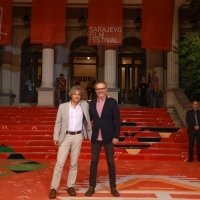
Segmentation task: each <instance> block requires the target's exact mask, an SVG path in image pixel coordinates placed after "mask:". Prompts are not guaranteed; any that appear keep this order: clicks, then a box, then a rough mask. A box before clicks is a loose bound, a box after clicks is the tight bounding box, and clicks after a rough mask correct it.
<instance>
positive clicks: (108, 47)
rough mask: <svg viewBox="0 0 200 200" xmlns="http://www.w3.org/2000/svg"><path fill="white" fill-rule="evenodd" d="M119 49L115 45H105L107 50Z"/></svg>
mask: <svg viewBox="0 0 200 200" xmlns="http://www.w3.org/2000/svg"><path fill="white" fill-rule="evenodd" d="M117 47H118V46H115V45H105V50H117Z"/></svg>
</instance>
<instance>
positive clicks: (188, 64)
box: [174, 32, 200, 101]
mask: <svg viewBox="0 0 200 200" xmlns="http://www.w3.org/2000/svg"><path fill="white" fill-rule="evenodd" d="M174 49H175V52H176V53H178V54H179V73H180V80H181V83H180V87H181V88H183V89H184V91H185V94H186V95H187V96H188V98H189V99H190V100H191V101H192V100H195V99H197V100H200V37H199V33H198V32H190V33H188V34H187V35H185V36H184V38H183V39H180V40H179V41H178V47H174Z"/></svg>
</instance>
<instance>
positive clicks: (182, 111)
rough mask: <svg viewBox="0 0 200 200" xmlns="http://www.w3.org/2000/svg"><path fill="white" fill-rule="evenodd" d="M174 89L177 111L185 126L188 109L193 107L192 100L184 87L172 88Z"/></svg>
mask: <svg viewBox="0 0 200 200" xmlns="http://www.w3.org/2000/svg"><path fill="white" fill-rule="evenodd" d="M172 91H173V101H174V109H175V110H176V112H177V115H178V116H179V118H180V120H181V122H182V124H183V126H185V127H186V126H187V124H186V121H185V116H186V112H187V110H189V109H191V108H192V107H191V102H190V100H189V99H188V97H187V96H186V95H185V93H184V92H183V90H182V89H178V88H177V89H172Z"/></svg>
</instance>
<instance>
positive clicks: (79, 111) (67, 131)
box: [49, 86, 92, 199]
mask: <svg viewBox="0 0 200 200" xmlns="http://www.w3.org/2000/svg"><path fill="white" fill-rule="evenodd" d="M82 95H83V90H82V89H81V88H80V87H79V86H73V87H72V88H71V90H70V91H69V96H70V97H71V100H70V101H69V102H67V103H63V104H60V106H59V108H58V112H57V117H56V122H55V126H54V135H53V142H54V145H56V146H58V153H57V161H56V164H55V168H54V172H53V178H52V182H51V191H50V193H49V198H50V199H55V198H56V193H57V189H58V187H59V184H60V179H61V174H62V170H63V167H64V165H65V162H66V159H67V156H68V154H69V152H70V169H69V174H68V180H67V188H68V189H67V192H68V194H69V195H70V196H76V191H75V189H74V185H75V182H76V177H77V170H78V159H79V155H80V150H81V144H82V141H83V138H89V139H91V134H92V129H91V123H90V116H89V112H88V103H87V102H86V101H83V100H81V97H82Z"/></svg>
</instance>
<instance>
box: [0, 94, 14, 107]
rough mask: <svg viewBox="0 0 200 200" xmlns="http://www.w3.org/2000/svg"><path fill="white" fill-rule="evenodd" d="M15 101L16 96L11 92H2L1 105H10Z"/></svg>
mask: <svg viewBox="0 0 200 200" xmlns="http://www.w3.org/2000/svg"><path fill="white" fill-rule="evenodd" d="M13 102H14V96H12V93H10V94H4V93H0V105H1V106H10V105H12V104H13Z"/></svg>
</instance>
